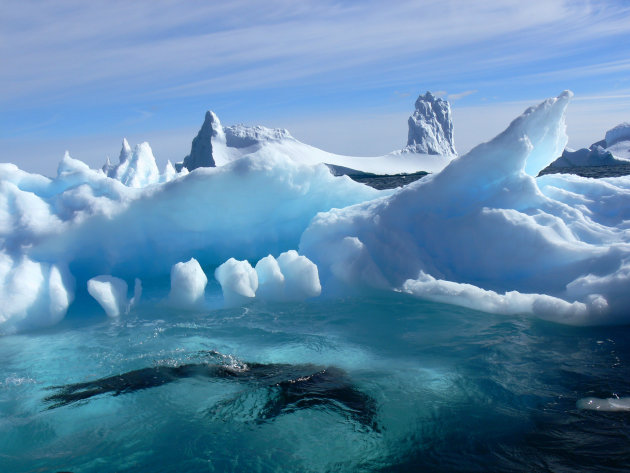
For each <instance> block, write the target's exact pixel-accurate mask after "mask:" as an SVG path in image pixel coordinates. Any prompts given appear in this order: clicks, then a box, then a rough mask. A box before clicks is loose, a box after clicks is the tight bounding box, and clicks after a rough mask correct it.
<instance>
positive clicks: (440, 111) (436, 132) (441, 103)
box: [406, 92, 457, 156]
mask: <svg viewBox="0 0 630 473" xmlns="http://www.w3.org/2000/svg"><path fill="white" fill-rule="evenodd" d="M406 149H407V150H408V151H413V152H416V153H425V154H441V155H444V156H450V155H456V154H457V152H456V151H455V144H454V141H453V121H452V119H451V106H450V105H449V103H448V102H447V101H446V100H443V99H440V98H436V97H435V96H434V95H433V94H432V93H431V92H427V93H426V94H424V95H420V96H419V97H418V100H416V110H415V111H414V112H413V115H411V116H410V117H409V135H408V138H407V148H406Z"/></svg>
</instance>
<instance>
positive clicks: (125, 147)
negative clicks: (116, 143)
mask: <svg viewBox="0 0 630 473" xmlns="http://www.w3.org/2000/svg"><path fill="white" fill-rule="evenodd" d="M130 157H131V146H129V142H128V141H127V138H123V140H122V148H121V149H120V155H119V156H118V162H119V163H124V162H125V161H127V160H128V159H129V158H130Z"/></svg>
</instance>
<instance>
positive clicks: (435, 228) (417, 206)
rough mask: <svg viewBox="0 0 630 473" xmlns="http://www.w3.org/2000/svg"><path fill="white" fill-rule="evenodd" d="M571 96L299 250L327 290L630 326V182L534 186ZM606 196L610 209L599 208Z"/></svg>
mask: <svg viewBox="0 0 630 473" xmlns="http://www.w3.org/2000/svg"><path fill="white" fill-rule="evenodd" d="M570 96H571V94H570V93H569V92H565V93H563V94H562V95H560V96H559V97H558V98H555V99H549V100H546V101H545V102H543V103H542V104H540V105H539V106H537V107H532V108H530V109H528V110H527V111H526V112H525V113H524V114H523V115H521V116H520V117H518V118H517V119H516V120H514V121H513V122H512V123H511V124H510V126H509V127H508V128H507V129H506V130H505V131H504V132H503V133H501V134H500V135H499V136H497V137H496V138H495V139H494V140H492V141H490V142H488V143H484V144H481V145H479V146H477V147H476V148H474V149H473V150H471V151H470V152H469V153H468V154H466V155H464V156H461V157H459V158H457V159H455V160H453V161H452V162H451V163H450V164H449V165H448V166H447V167H446V168H445V169H444V170H443V171H442V172H440V173H438V174H434V175H432V176H429V177H427V178H424V179H422V180H421V181H417V182H415V183H413V184H410V185H409V186H407V187H405V188H403V189H402V190H400V191H399V192H397V193H396V194H394V195H392V196H389V197H385V198H382V199H380V200H375V201H371V202H366V203H363V204H359V205H355V206H352V207H348V208H345V209H333V210H331V211H329V212H326V213H322V214H319V215H318V216H317V217H316V218H315V219H314V220H313V222H312V223H311V225H310V226H309V228H308V229H307V230H306V231H305V232H304V234H303V235H302V240H301V243H300V251H301V252H302V253H303V254H305V255H306V256H307V257H309V258H310V259H311V260H313V261H314V262H315V263H316V264H317V265H318V268H319V271H320V275H321V276H322V279H323V284H324V290H326V287H327V286H328V287H331V286H332V287H335V286H337V285H338V284H340V283H342V284H345V285H351V286H352V285H356V284H358V283H361V284H363V285H365V286H368V287H380V288H393V289H396V290H401V291H404V292H408V293H410V294H413V295H416V296H418V297H423V298H427V299H432V300H438V301H441V302H451V303H455V304H461V305H467V306H469V307H473V308H478V309H481V310H487V311H492V312H499V313H514V312H518V313H521V312H525V313H527V312H529V313H534V314H536V315H538V316H541V317H545V318H548V319H552V320H556V321H565V322H569V323H599V322H613V321H620V320H624V321H628V320H629V319H630V316H629V315H628V314H629V313H628V310H627V309H628V307H630V295H629V294H628V292H627V291H625V290H624V289H623V288H624V287H625V288H627V287H630V271H629V267H630V246H629V241H630V240H629V237H630V234H629V231H628V227H627V220H625V217H626V215H625V211H624V210H622V209H623V208H624V207H627V205H628V204H630V201H629V200H628V199H630V194H629V193H628V187H629V185H630V180H629V179H627V178H617V179H616V180H611V181H608V180H602V181H594V180H592V179H584V178H576V177H573V176H572V177H571V178H570V179H568V180H563V178H561V177H557V176H556V177H552V178H549V179H545V178H542V180H541V181H539V182H538V183H537V181H536V179H535V178H534V177H533V176H535V175H536V174H537V173H538V171H539V170H540V169H541V168H543V167H545V166H546V165H547V164H548V163H549V162H550V161H551V160H553V158H554V157H555V156H557V155H558V154H559V153H560V152H561V151H562V150H563V149H564V147H565V145H566V141H567V137H566V134H565V124H564V113H565V109H566V106H567V104H568V102H569V98H570ZM539 183H540V184H542V186H540V187H539ZM565 187H567V188H570V189H571V190H566V191H564V192H563V189H564V188H565ZM541 190H542V191H544V192H546V193H548V194H549V196H547V195H545V194H544V193H543V192H541ZM558 194H561V196H560V197H561V200H556V199H554V198H552V197H553V196H557V195H558ZM602 195H606V196H608V197H609V198H610V199H611V204H612V205H611V207H610V208H608V206H607V205H601V204H599V203H596V202H593V200H594V199H592V197H591V196H593V197H595V196H602ZM617 199H618V200H619V201H622V202H623V204H621V203H620V202H619V201H617ZM569 202H571V204H572V205H571V204H569ZM619 207H621V208H622V209H620V211H619V213H620V214H618V215H617V216H616V217H615V216H611V215H610V214H609V212H611V211H612V212H615V209H617V208H619ZM610 217H612V218H610ZM607 225H611V226H607ZM340 260H342V261H343V264H341V265H340V264H339V261H340ZM514 291H517V293H518V294H520V295H518V296H517V295H516V293H514Z"/></svg>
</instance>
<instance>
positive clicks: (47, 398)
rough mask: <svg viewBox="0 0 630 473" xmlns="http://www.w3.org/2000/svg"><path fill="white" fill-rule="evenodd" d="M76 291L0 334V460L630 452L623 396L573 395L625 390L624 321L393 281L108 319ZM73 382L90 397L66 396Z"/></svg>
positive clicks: (142, 463)
mask: <svg viewBox="0 0 630 473" xmlns="http://www.w3.org/2000/svg"><path fill="white" fill-rule="evenodd" d="M77 306H78V307H79V308H77V309H75V310H74V312H73V313H71V314H70V315H69V316H68V317H67V319H66V320H65V321H64V322H62V323H61V324H60V325H58V326H56V327H53V328H51V329H48V330H45V331H39V332H36V333H28V334H21V335H14V336H6V337H3V338H2V339H0V359H1V360H2V364H1V367H0V471H2V472H40V471H46V472H47V471H53V472H54V471H71V472H74V473H79V472H108V471H117V472H137V471H150V472H167V471H178V472H179V471H186V472H197V471H200V472H202V471H203V472H206V471H217V472H219V471H221V472H222V471H246V472H249V471H261V472H267V471H269V472H271V471H300V472H321V471H480V472H481V471H484V472H485V471H627V468H628V465H630V448H629V445H630V413H628V412H595V411H584V410H579V409H578V408H577V407H576V402H577V401H578V400H579V399H580V398H583V397H588V396H595V397H611V396H613V395H615V394H616V395H619V396H628V395H630V376H629V374H630V327H603V328H575V327H568V326H561V325H555V324H550V323H546V322H541V321H538V320H533V319H529V318H521V317H505V316H496V315H490V314H485V313H480V312H474V311H470V310H467V309H463V308H459V307H454V306H448V305H442V304H436V303H428V302H424V301H420V300H417V299H414V298H411V297H409V296H406V295H403V294H397V293H393V294H378V293H376V294H372V295H371V296H369V297H349V298H346V299H335V300H315V301H310V302H306V303H294V304H289V303H283V304H278V305H270V304H254V305H251V306H248V307H246V308H239V309H230V310H228V309H213V310H206V311H203V312H198V313H190V312H189V313H182V312H175V311H173V310H171V309H168V308H166V307H162V306H160V305H159V304H155V305H153V306H145V308H143V309H141V310H140V311H137V312H135V313H133V314H130V315H128V316H126V317H122V318H121V319H120V320H109V319H106V318H105V317H104V316H102V315H101V314H100V313H99V312H98V311H97V310H95V308H94V307H93V306H90V305H87V304H86V305H84V308H83V309H81V308H80V306H81V304H77ZM112 376H114V378H111V377H112ZM107 379H109V381H107ZM103 380H105V381H103ZM75 383H88V385H89V386H90V389H93V391H90V392H89V393H88V394H90V396H86V397H85V398H79V399H72V398H70V397H66V398H63V395H64V393H66V394H67V393H69V392H71V390H72V389H78V388H77V386H74V387H73V386H72V385H73V384H75ZM108 383H109V384H108ZM112 383H113V385H114V387H112V386H113V385H112ZM64 386H65V387H64ZM64 389H65V391H64ZM82 389H84V391H82V392H87V391H85V389H87V388H85V387H83V388H82ZM108 389H109V390H108ZM99 390H100V391H99ZM75 392H76V391H75ZM91 394H94V395H91ZM55 396H57V397H55ZM60 399H65V401H64V402H60Z"/></svg>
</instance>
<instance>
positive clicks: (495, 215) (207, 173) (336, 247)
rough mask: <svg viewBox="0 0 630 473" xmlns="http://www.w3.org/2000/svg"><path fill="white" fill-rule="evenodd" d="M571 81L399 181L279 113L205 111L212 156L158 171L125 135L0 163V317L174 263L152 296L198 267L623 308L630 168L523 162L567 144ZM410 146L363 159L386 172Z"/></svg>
mask: <svg viewBox="0 0 630 473" xmlns="http://www.w3.org/2000/svg"><path fill="white" fill-rule="evenodd" d="M570 96H571V94H570V93H568V92H566V93H563V94H561V95H560V96H559V97H557V98H555V99H549V100H546V101H545V102H543V103H542V104H540V105H538V106H536V107H532V108H530V109H528V110H526V111H525V113H524V114H523V115H521V116H520V117H518V118H517V119H515V120H514V121H513V122H512V123H511V124H510V126H509V127H508V128H507V129H506V130H505V131H504V132H503V133H501V134H500V135H499V136H497V137H496V138H495V139H494V140H492V141H490V142H488V143H484V144H481V145H479V146H477V147H476V148H474V149H473V150H472V151H470V152H469V153H468V154H466V155H464V156H460V157H458V158H454V159H453V157H452V156H450V157H440V156H438V155H425V154H418V155H417V156H420V157H421V158H419V159H420V160H425V161H426V160H429V159H437V160H438V161H439V160H440V159H443V163H444V166H445V167H444V168H443V170H442V171H441V172H437V171H436V172H435V173H434V174H432V175H430V176H428V177H425V178H423V179H422V180H420V181H417V182H416V183H414V184H410V185H408V186H406V187H404V188H402V189H398V190H386V191H377V190H375V189H371V188H369V187H366V186H364V185H362V184H359V183H356V182H354V181H352V180H351V179H350V178H348V177H347V176H340V177H335V176H333V175H332V174H331V173H330V172H329V169H328V167H327V166H325V165H324V164H321V163H324V162H328V163H333V164H334V163H335V161H334V160H333V158H334V157H335V156H334V155H331V154H329V153H325V152H323V151H321V150H316V149H315V148H311V147H309V146H308V145H305V144H302V143H300V142H299V141H297V140H295V139H294V138H292V137H291V136H290V134H288V132H286V131H284V130H271V129H265V128H262V127H243V126H236V127H227V128H223V127H221V126H220V124H219V122H218V119H215V118H216V117H215V116H213V115H210V118H209V119H208V122H209V125H204V126H205V127H206V128H207V129H206V130H205V131H206V132H209V133H208V134H209V140H210V144H211V145H212V148H211V149H212V153H213V154H212V159H213V160H214V161H215V164H216V166H215V167H207V166H200V167H198V168H196V169H194V170H193V171H192V172H190V173H188V172H187V170H186V168H185V166H184V167H182V170H181V172H179V173H177V172H176V171H175V169H174V167H173V166H167V168H166V169H165V171H164V172H163V173H162V174H159V173H157V172H156V169H157V168H154V167H153V166H152V165H151V163H153V164H154V163H155V160H154V159H153V155H152V153H150V148H148V145H147V146H143V145H140V146H138V147H136V148H135V149H134V150H133V151H132V150H131V147H129V146H128V144H127V143H126V142H125V143H124V144H123V150H122V152H121V157H120V159H119V163H118V164H117V165H111V163H110V164H109V165H108V166H106V168H105V169H104V170H92V169H90V168H89V167H88V166H87V165H85V164H84V163H82V162H81V161H79V160H76V159H73V158H71V157H70V156H69V155H68V154H66V156H64V158H63V160H62V161H61V163H60V165H59V168H58V173H57V176H56V177H54V178H47V177H43V176H39V175H35V174H29V173H26V172H24V171H21V170H20V169H18V168H17V167H16V166H14V165H12V164H0V288H1V289H0V296H1V304H0V310H1V312H0V332H4V333H6V332H12V331H16V330H25V329H29V328H33V327H37V326H42V325H50V324H54V323H56V322H58V321H59V320H61V319H62V318H63V317H64V315H65V313H66V311H67V310H68V308H69V307H70V305H71V304H72V303H73V302H72V301H73V300H74V297H75V295H76V296H77V299H79V296H81V297H83V296H85V295H86V294H87V292H88V291H90V293H91V294H92V295H94V297H96V298H97V300H98V301H99V302H100V303H101V304H102V305H103V307H105V308H107V309H110V312H111V313H112V315H115V314H114V313H115V312H117V313H118V314H119V315H122V314H123V313H124V312H126V311H127V310H129V309H130V308H131V307H132V306H133V304H132V303H131V302H132V301H134V303H137V302H138V300H139V292H138V291H136V292H138V294H137V296H134V298H133V299H132V301H129V300H128V299H127V297H128V296H127V294H126V292H127V291H126V290H123V289H122V287H123V286H122V284H114V283H113V281H116V280H118V279H120V280H123V281H124V282H125V283H126V284H127V285H129V284H131V283H132V282H133V281H134V280H135V278H142V280H143V282H144V283H145V285H148V286H147V288H148V289H149V293H151V290H152V288H151V284H153V282H152V281H160V280H164V279H167V278H168V277H169V275H171V277H172V279H171V281H172V291H174V292H173V293H172V297H170V298H168V297H167V295H166V294H163V295H162V296H161V299H160V300H161V301H162V302H164V301H165V300H166V301H167V302H168V301H170V302H171V303H174V304H175V305H177V306H186V307H193V306H194V307H200V306H201V304H202V302H203V298H204V289H205V282H206V279H205V278H206V276H205V274H208V275H210V274H216V278H217V279H218V281H219V283H220V285H221V286H222V289H223V292H224V295H225V294H227V297H226V299H230V301H229V302H230V303H241V302H243V301H249V300H252V299H254V298H255V299H259V298H260V299H266V300H286V299H300V300H301V299H306V298H310V297H313V296H316V295H317V294H319V293H320V291H321V294H322V295H323V296H334V295H335V294H343V293H344V292H345V291H347V290H353V291H361V290H363V289H364V288H369V290H373V289H374V288H377V289H379V290H387V291H391V290H394V291H401V292H406V293H409V294H412V295H414V296H417V297H421V298H426V299H431V300H437V301H440V302H449V303H454V304H460V305H464V306H468V307H471V308H475V309H480V310H484V311H489V312H497V313H507V314H511V313H530V314H533V315H536V316H539V317H544V318H547V319H551V320H555V321H561V322H566V323H572V324H598V323H625V322H628V320H630V316H629V315H628V314H629V313H630V312H629V311H628V310H627V309H628V307H630V295H629V293H628V291H627V288H628V287H630V227H629V226H628V221H630V210H629V209H630V178H628V177H619V178H611V179H599V180H595V179H585V178H580V177H577V176H560V175H547V176H543V177H540V178H538V179H536V178H534V177H533V176H536V175H537V173H538V171H539V170H540V169H542V168H544V167H545V166H547V165H548V164H549V163H550V162H551V161H553V160H554V159H555V157H557V156H558V155H559V154H560V152H561V151H562V150H563V149H564V148H565V145H566V141H567V137H566V134H565V126H564V113H565V109H566V106H567V104H568V102H569V99H570ZM213 127H214V128H213ZM212 130H215V131H216V133H215V134H213V131H212ZM219 130H220V131H219ZM200 135H203V136H204V137H205V138H208V137H207V136H206V133H205V132H204V133H201V132H200ZM205 138H204V139H205ZM213 140H214V141H213ZM199 146H201V145H199ZM193 148H195V147H193ZM202 148H203V147H202ZM195 149H197V148H195ZM206 149H207V148H206ZM192 154H193V152H192V151H191V155H192ZM413 154H414V153H406V154H405V153H403V154H399V155H391V156H389V157H382V158H378V159H377V160H376V161H373V162H372V164H374V163H377V164H374V166H375V167H379V166H385V165H388V166H391V167H390V168H389V169H390V170H392V172H396V171H397V166H399V165H400V163H402V162H405V160H407V159H408V158H409V155H413ZM134 156H136V158H137V159H134ZM344 159H345V158H344ZM344 159H339V160H338V161H337V164H338V165H340V166H345V165H348V167H351V168H359V169H364V170H365V169H369V167H370V166H371V164H365V162H364V161H362V159H367V161H366V162H370V161H369V159H376V158H348V159H345V160H344ZM418 162H420V161H418ZM427 162H428V161H427ZM355 163H360V165H356V164H355ZM145 170H149V172H148V173H147V172H144V171H145ZM132 171H133V172H132ZM438 171H439V169H438ZM124 176H127V177H128V178H126V177H124ZM294 250H299V254H298V253H297V252H295V251H294ZM269 255H280V256H278V257H277V259H276V258H274V257H273V256H269ZM191 258H194V260H191ZM183 261H188V262H189V263H186V264H180V266H175V267H174V265H177V264H178V263H181V262H183ZM191 261H196V262H195V263H191ZM226 261H231V263H229V264H228V265H227V266H224V269H222V270H216V272H215V269H216V268H217V267H219V265H222V264H223V263H225V262H226ZM256 261H258V264H256V266H255V268H254V267H253V266H252V264H253V263H254V262H256ZM186 265H188V266H186ZM193 266H194V267H193ZM173 268H175V269H173ZM172 271H173V272H172ZM95 278H97V279H95ZM88 281H93V282H92V283H91V284H88ZM103 282H104V283H107V284H100V286H99V285H98V284H96V283H103ZM138 284H139V283H138ZM138 284H136V287H138ZM90 286H92V289H91V290H90V289H89V287H90ZM117 287H118V288H119V289H117ZM156 287H159V284H158V286H156ZM216 287H217V286H216V285H214V288H215V289H214V290H216ZM232 296H234V297H232ZM143 300H144V299H143ZM239 301H240V302H239ZM112 308H113V309H115V310H113V311H112ZM132 310H133V309H132Z"/></svg>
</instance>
